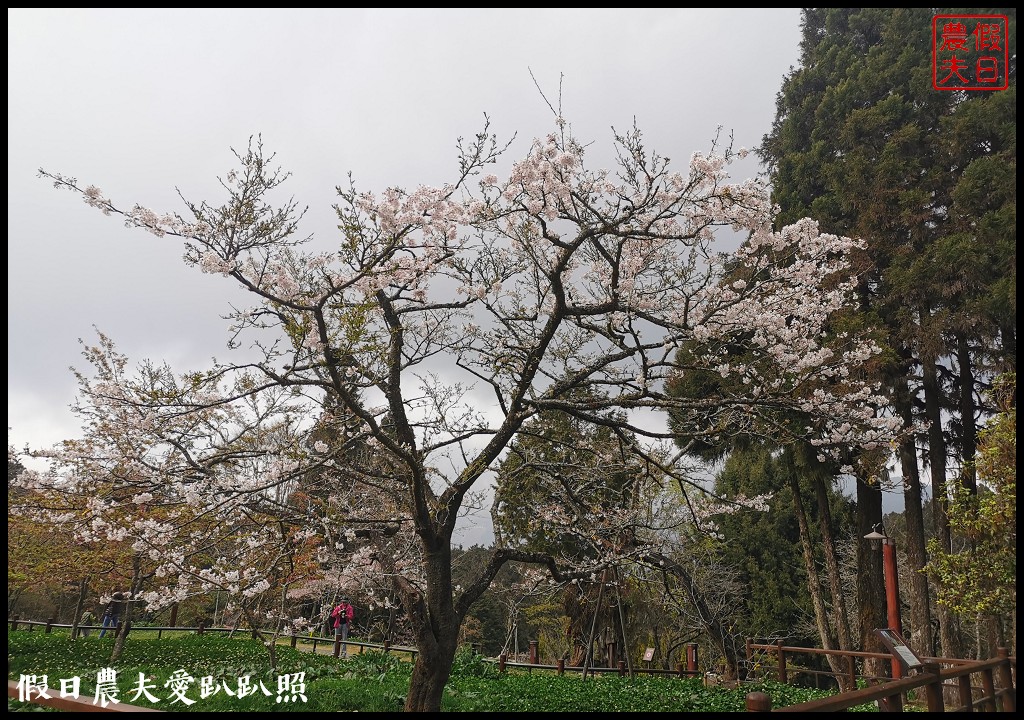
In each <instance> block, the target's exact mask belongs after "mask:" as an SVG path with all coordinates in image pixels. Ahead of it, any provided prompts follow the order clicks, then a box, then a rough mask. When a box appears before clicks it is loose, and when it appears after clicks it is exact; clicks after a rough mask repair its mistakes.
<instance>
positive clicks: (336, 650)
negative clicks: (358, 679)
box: [334, 635, 341, 657]
mask: <svg viewBox="0 0 1024 720" xmlns="http://www.w3.org/2000/svg"><path fill="white" fill-rule="evenodd" d="M334 657H341V636H340V635H336V636H335V637H334Z"/></svg>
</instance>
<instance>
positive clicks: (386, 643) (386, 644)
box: [384, 638, 391, 655]
mask: <svg viewBox="0 0 1024 720" xmlns="http://www.w3.org/2000/svg"><path fill="white" fill-rule="evenodd" d="M390 649H391V643H390V642H388V639H387V638H384V654H385V655H387V654H388V650H390Z"/></svg>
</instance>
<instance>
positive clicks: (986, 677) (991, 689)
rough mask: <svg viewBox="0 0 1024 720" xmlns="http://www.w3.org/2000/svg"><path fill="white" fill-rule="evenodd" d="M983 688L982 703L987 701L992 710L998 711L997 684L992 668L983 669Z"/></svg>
mask: <svg viewBox="0 0 1024 720" xmlns="http://www.w3.org/2000/svg"><path fill="white" fill-rule="evenodd" d="M981 688H982V692H983V693H984V697H983V698H982V703H985V704H986V705H987V706H988V709H989V710H991V711H992V712H996V710H997V709H998V706H997V705H996V684H995V678H994V677H993V676H992V668H985V669H984V670H982V671H981Z"/></svg>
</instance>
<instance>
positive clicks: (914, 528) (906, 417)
mask: <svg viewBox="0 0 1024 720" xmlns="http://www.w3.org/2000/svg"><path fill="white" fill-rule="evenodd" d="M894 395H895V404H896V412H897V413H898V414H899V416H900V419H901V420H903V423H904V425H906V427H908V428H909V427H913V423H914V417H913V408H912V407H911V401H910V391H909V389H908V387H907V378H906V376H903V377H901V378H900V379H899V380H898V381H897V382H896V388H895V393H894ZM899 458H900V470H901V472H902V474H903V507H904V512H903V516H904V519H905V520H906V523H907V538H906V553H907V569H908V570H910V582H909V583H907V588H908V590H909V595H910V598H909V599H910V647H911V648H913V649H914V651H915V652H917V653H919V654H921V655H927V656H934V655H935V644H934V643H933V642H932V611H931V605H930V599H929V598H930V595H931V593H930V591H929V587H928V576H927V575H926V574H925V572H924V567H925V565H926V564H927V562H928V553H927V549H926V547H927V539H926V538H925V532H924V509H923V507H924V506H923V505H922V495H921V472H920V468H919V466H918V458H917V443H916V442H915V440H914V437H913V435H908V436H907V437H906V438H904V440H903V441H902V442H901V443H900V447H899Z"/></svg>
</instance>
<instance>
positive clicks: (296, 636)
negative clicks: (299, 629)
mask: <svg viewBox="0 0 1024 720" xmlns="http://www.w3.org/2000/svg"><path fill="white" fill-rule="evenodd" d="M298 642H299V636H298V635H296V634H294V633H292V650H294V649H295V646H296V645H297V644H298Z"/></svg>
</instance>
